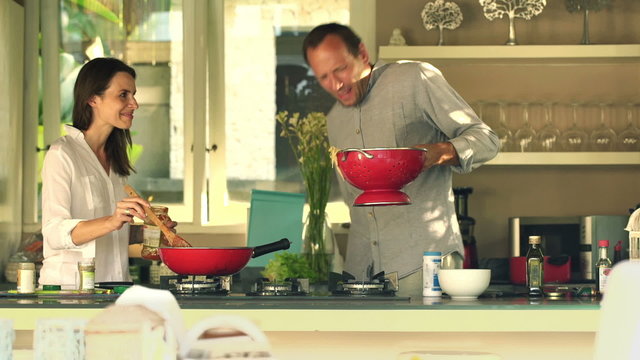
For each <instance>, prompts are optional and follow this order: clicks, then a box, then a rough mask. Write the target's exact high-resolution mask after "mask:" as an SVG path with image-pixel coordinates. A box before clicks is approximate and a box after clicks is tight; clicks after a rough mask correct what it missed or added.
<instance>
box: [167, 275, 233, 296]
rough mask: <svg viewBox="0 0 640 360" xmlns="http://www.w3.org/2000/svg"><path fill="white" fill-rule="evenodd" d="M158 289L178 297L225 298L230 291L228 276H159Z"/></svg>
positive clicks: (229, 278)
mask: <svg viewBox="0 0 640 360" xmlns="http://www.w3.org/2000/svg"><path fill="white" fill-rule="evenodd" d="M160 287H161V288H162V289H166V290H169V291H171V293H173V294H174V295H178V296H197V295H213V296H226V295H229V291H230V290H231V277H229V276H197V275H191V276H188V275H169V276H160Z"/></svg>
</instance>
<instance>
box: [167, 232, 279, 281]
mask: <svg viewBox="0 0 640 360" xmlns="http://www.w3.org/2000/svg"><path fill="white" fill-rule="evenodd" d="M289 246H291V242H290V241H289V240H288V239H282V240H279V241H276V242H272V243H269V244H265V245H260V246H256V247H254V248H252V247H230V248H208V247H165V248H159V250H160V258H161V259H162V262H164V263H165V265H167V267H168V268H169V269H171V270H172V271H173V272H175V273H176V274H178V275H213V276H226V275H233V274H235V273H237V272H239V271H240V270H242V269H244V267H245V266H246V265H247V263H248V262H249V260H251V259H252V258H254V257H258V256H261V255H265V254H268V253H271V252H274V251H278V250H286V249H288V248H289Z"/></svg>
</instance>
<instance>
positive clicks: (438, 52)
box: [378, 44, 640, 62]
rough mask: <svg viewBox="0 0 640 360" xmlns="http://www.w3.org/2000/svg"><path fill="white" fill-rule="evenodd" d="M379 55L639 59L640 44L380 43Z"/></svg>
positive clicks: (396, 57) (400, 57) (389, 57)
mask: <svg viewBox="0 0 640 360" xmlns="http://www.w3.org/2000/svg"><path fill="white" fill-rule="evenodd" d="M378 57H379V58H380V59H386V60H403V59H404V60H439V59H442V60H455V61H460V60H465V61H468V60H476V61H482V60H494V61H495V60H510V61H513V60H551V61H554V62H557V61H561V60H562V61H567V60H581V61H584V60H590V61H606V62H637V61H640V44H621V45H516V46H508V45H460V46H455V45H446V46H381V47H380V49H379V54H378Z"/></svg>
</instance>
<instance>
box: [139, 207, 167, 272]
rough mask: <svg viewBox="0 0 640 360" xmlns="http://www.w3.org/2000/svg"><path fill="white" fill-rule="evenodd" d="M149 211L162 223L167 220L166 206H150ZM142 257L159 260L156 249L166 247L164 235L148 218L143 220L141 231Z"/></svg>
mask: <svg viewBox="0 0 640 360" xmlns="http://www.w3.org/2000/svg"><path fill="white" fill-rule="evenodd" d="M151 211H153V213H154V214H156V216H157V217H158V219H160V221H162V222H163V223H164V222H165V221H166V220H169V219H170V218H169V208H168V207H166V206H152V207H151ZM142 239H143V241H142V257H143V258H145V259H148V260H160V253H159V251H158V248H159V247H160V246H161V245H163V244H164V245H166V242H167V241H166V240H165V238H164V234H162V231H160V228H159V227H157V226H155V224H154V223H153V222H152V221H151V219H149V218H148V217H147V218H146V219H145V220H144V228H143V230H142Z"/></svg>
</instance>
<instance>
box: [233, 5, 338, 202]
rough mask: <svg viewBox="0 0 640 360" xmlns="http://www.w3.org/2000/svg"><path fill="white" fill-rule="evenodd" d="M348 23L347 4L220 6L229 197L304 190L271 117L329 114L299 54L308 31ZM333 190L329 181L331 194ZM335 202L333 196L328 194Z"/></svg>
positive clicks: (322, 94) (326, 101)
mask: <svg viewBox="0 0 640 360" xmlns="http://www.w3.org/2000/svg"><path fill="white" fill-rule="evenodd" d="M331 21H335V22H339V23H343V24H348V23H349V1H348V0H335V1H313V2H312V1H304V0H268V1H255V0H230V1H227V2H226V5H225V71H226V73H225V76H226V81H225V83H226V89H225V91H226V92H225V96H226V126H225V128H226V147H227V152H226V163H227V169H226V170H227V189H228V192H229V199H230V200H232V201H248V200H249V195H250V191H251V189H262V190H278V191H288V192H300V193H303V192H304V187H303V184H302V177H301V176H300V172H299V170H298V165H297V163H296V161H295V158H294V157H293V154H292V152H291V150H290V148H289V143H288V140H287V139H286V138H281V137H280V136H279V134H280V130H279V129H278V127H277V125H276V121H275V114H276V113H277V112H279V111H282V110H288V111H289V112H290V113H292V112H300V113H302V114H306V113H308V112H312V111H321V112H325V113H326V112H327V111H328V110H329V108H330V107H331V105H332V104H333V102H334V101H333V100H332V99H331V98H330V96H329V95H327V94H326V93H325V92H324V91H323V90H322V89H321V88H320V86H319V85H318V84H317V82H316V80H315V78H314V76H313V73H312V72H311V71H310V69H309V68H308V66H307V65H306V63H305V62H304V58H303V57H302V53H301V49H302V41H303V39H304V37H305V35H306V34H307V33H308V31H309V30H310V29H311V28H313V27H314V26H316V25H318V24H320V23H323V22H331ZM337 192H338V188H337V186H334V188H333V193H334V194H337ZM332 197H333V199H332V200H334V199H335V198H337V195H334V196H332Z"/></svg>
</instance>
